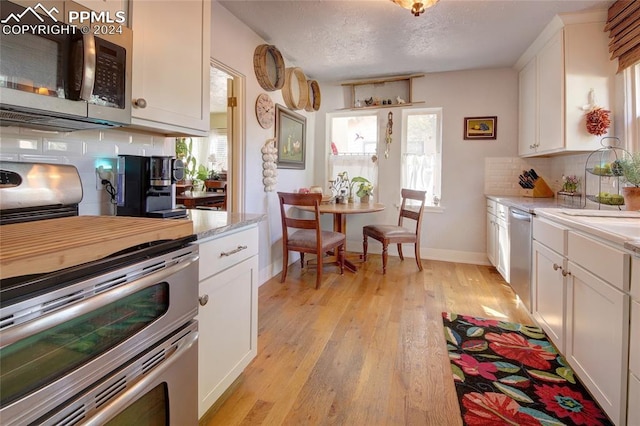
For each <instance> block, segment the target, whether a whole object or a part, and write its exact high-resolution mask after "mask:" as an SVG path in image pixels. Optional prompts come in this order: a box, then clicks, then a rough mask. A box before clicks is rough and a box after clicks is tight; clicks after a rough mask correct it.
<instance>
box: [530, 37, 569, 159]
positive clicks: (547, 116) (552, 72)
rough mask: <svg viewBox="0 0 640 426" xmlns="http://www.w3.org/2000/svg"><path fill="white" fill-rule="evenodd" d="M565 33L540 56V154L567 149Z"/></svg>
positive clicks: (550, 41) (552, 41) (554, 40)
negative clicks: (565, 125)
mask: <svg viewBox="0 0 640 426" xmlns="http://www.w3.org/2000/svg"><path fill="white" fill-rule="evenodd" d="M563 34H564V31H563V30H561V31H559V32H558V33H557V34H556V35H555V36H553V37H552V38H551V40H549V42H548V43H547V44H546V45H545V46H544V47H543V48H542V50H540V53H538V141H539V145H538V150H537V151H538V153H541V152H547V151H554V150H561V149H562V148H563V147H564V125H563V117H564V115H563V114H564V108H563V100H564V79H563V75H564V60H563V57H564V56H563V55H564V49H563Z"/></svg>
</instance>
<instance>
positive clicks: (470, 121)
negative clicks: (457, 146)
mask: <svg viewBox="0 0 640 426" xmlns="http://www.w3.org/2000/svg"><path fill="white" fill-rule="evenodd" d="M497 130H498V117H465V118H464V138H465V139H495V138H496V135H497V134H498V132H497Z"/></svg>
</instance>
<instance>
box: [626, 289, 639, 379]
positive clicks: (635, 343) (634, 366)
mask: <svg viewBox="0 0 640 426" xmlns="http://www.w3.org/2000/svg"><path fill="white" fill-rule="evenodd" d="M629 370H630V371H631V372H632V373H633V374H635V375H636V376H637V377H640V302H639V301H637V300H633V301H631V331H630V333H629Z"/></svg>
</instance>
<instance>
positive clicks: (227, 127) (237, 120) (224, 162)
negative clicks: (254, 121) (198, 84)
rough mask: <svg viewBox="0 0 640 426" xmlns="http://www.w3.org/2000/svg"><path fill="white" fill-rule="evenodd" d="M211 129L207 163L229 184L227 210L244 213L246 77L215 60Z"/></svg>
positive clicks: (212, 72)
mask: <svg viewBox="0 0 640 426" xmlns="http://www.w3.org/2000/svg"><path fill="white" fill-rule="evenodd" d="M210 78H211V82H210V113H211V121H210V122H211V126H210V130H211V132H210V137H209V147H208V148H209V149H208V153H207V155H208V158H207V160H208V161H209V162H210V163H211V164H212V167H213V168H214V169H215V170H217V171H219V173H220V175H221V180H226V182H227V203H226V208H227V210H228V211H230V212H242V211H244V178H243V177H244V170H243V161H242V159H243V158H244V144H243V143H242V141H243V134H244V133H243V131H242V122H243V117H242V111H243V108H242V99H243V96H242V88H243V86H244V82H243V77H242V75H241V74H239V73H237V72H235V71H234V70H232V69H231V68H229V67H227V66H226V65H224V64H222V63H220V62H218V61H216V60H214V59H212V60H211V63H210Z"/></svg>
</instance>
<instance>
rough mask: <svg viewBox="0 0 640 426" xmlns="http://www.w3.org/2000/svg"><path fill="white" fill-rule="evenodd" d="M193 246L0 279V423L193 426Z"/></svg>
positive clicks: (142, 248) (149, 247) (186, 243)
mask: <svg viewBox="0 0 640 426" xmlns="http://www.w3.org/2000/svg"><path fill="white" fill-rule="evenodd" d="M38 167H46V166H44V165H39V166H38ZM56 167H60V166H56ZM16 173H18V172H16ZM18 174H19V173H18ZM65 175H69V176H72V177H74V174H73V173H69V174H65ZM11 176H13V177H14V178H15V176H14V175H11ZM39 176H41V175H39ZM60 176H62V175H61V174H58V175H57V177H56V179H60ZM25 180H27V179H25ZM13 181H15V182H17V180H16V179H13ZM74 181H75V177H74V178H73V179H69V180H68V181H67V182H66V184H67V185H69V186H70V187H73V186H74V185H73V184H72V182H74ZM58 183H60V182H58ZM59 186H61V187H65V185H59ZM10 187H11V190H12V191H18V190H19V188H20V185H10ZM27 189H28V190H29V191H31V190H32V188H27ZM3 190H4V188H2V187H0V192H2V191H3ZM70 190H73V188H70ZM63 198H64V197H63ZM2 200H3V197H0V208H1V207H2ZM12 207H14V206H12ZM50 207H51V206H44V207H43V208H44V209H45V210H46V209H48V208H50ZM54 207H59V206H54ZM33 208H34V207H33V206H30V207H29V209H28V210H29V212H32V213H35V214H38V215H41V214H42V212H33V210H32V209H33ZM11 211H12V212H14V213H15V209H11ZM0 214H2V211H0ZM16 217H18V216H16ZM44 217H47V216H46V215H45V216H44ZM24 220H28V219H27V218H24ZM47 220H50V221H56V220H60V219H47ZM32 224H33V222H28V223H17V224H16V223H9V224H6V225H2V226H0V232H2V228H4V227H16V226H25V227H29V226H33V225H32ZM7 229H8V228H7ZM35 238H37V236H36V237H35ZM194 240H195V236H193V235H190V236H185V237H180V238H174V239H168V240H162V239H161V240H157V241H150V242H148V243H144V244H139V245H136V246H134V247H128V248H126V249H124V250H122V251H119V252H117V253H113V254H111V255H109V256H108V257H105V258H103V259H100V260H95V261H91V262H88V263H81V264H78V265H75V266H72V267H68V268H64V269H59V270H56V271H53V272H46V273H40V274H27V273H26V272H27V271H25V275H19V276H6V275H5V276H3V278H2V279H1V280H0V419H1V423H2V424H3V425H31V424H38V425H41V424H44V425H75V424H95V425H98V424H100V425H103V424H111V425H133V424H135V425H144V424H148V425H163V424H165V425H169V424H171V425H195V424H197V422H198V411H197V409H198V407H197V401H198V400H197V384H198V378H197V336H198V323H197V321H196V320H195V317H196V315H197V312H198V302H197V301H198V247H197V246H196V245H193V244H192V242H193V241H194Z"/></svg>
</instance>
